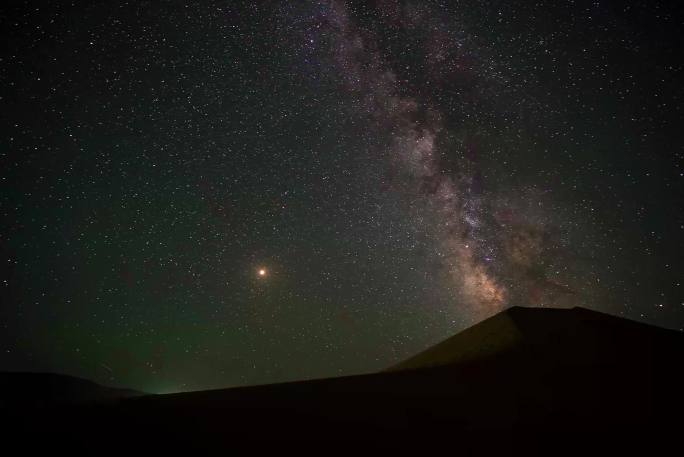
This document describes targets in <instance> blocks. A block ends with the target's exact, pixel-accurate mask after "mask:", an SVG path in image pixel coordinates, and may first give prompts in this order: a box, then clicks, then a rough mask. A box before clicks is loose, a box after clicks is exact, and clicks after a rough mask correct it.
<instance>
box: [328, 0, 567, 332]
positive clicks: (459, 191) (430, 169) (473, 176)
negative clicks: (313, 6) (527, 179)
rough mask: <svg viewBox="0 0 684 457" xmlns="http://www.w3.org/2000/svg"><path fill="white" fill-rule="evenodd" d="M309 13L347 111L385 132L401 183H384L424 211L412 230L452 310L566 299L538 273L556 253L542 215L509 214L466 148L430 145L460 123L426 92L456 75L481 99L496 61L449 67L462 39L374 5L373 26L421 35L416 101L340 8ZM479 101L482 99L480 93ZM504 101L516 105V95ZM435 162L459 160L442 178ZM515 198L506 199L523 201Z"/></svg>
mask: <svg viewBox="0 0 684 457" xmlns="http://www.w3.org/2000/svg"><path fill="white" fill-rule="evenodd" d="M319 7H320V14H321V18H322V19H321V20H322V21H323V23H325V27H326V28H328V29H330V31H331V32H332V33H331V35H332V37H333V39H332V46H333V49H334V51H333V52H334V58H335V62H336V64H337V65H338V66H339V70H340V71H341V73H340V74H341V75H342V78H343V82H344V85H345V87H346V88H347V90H349V91H350V92H351V93H352V94H353V97H354V101H355V102H356V107H357V108H358V109H359V110H362V111H364V112H365V113H364V114H367V115H368V117H369V119H370V122H369V124H368V129H369V130H370V131H371V132H373V131H374V132H375V133H370V134H371V135H373V134H376V135H379V134H381V132H390V139H389V144H387V145H386V148H387V151H386V154H383V155H384V156H386V158H387V160H388V164H387V165H388V167H390V168H391V169H392V170H394V172H393V173H394V174H395V175H396V174H397V173H399V174H402V175H403V176H402V178H398V177H396V176H390V177H389V178H388V179H389V180H392V179H404V180H407V181H408V185H409V186H410V187H411V189H412V192H413V193H414V195H417V196H420V197H421V198H420V200H421V201H420V205H422V206H423V207H424V208H420V209H418V210H417V212H419V213H424V212H425V211H426V210H427V211H429V212H430V215H429V217H428V219H427V220H426V221H425V222H422V229H423V230H425V231H427V232H429V233H430V234H431V235H432V236H433V237H435V238H436V239H437V240H438V244H437V250H436V252H435V253H434V254H435V255H436V256H438V257H439V258H440V261H441V267H442V268H443V269H444V270H445V271H447V272H448V277H449V279H450V281H452V282H453V287H452V288H451V290H452V291H453V304H454V306H456V307H458V308H459V309H460V311H461V312H463V313H466V314H467V315H470V316H472V317H473V318H476V319H479V318H482V317H484V316H487V315H491V314H493V313H495V312H498V311H500V310H501V309H503V308H504V307H505V306H507V305H510V304H511V303H527V304H535V305H539V306H554V305H559V304H564V303H566V302H564V300H563V299H564V298H566V296H567V295H575V294H576V292H575V291H574V289H573V288H572V287H570V286H569V284H568V280H567V279H566V278H564V277H563V276H561V277H554V278H553V279H551V278H550V277H549V273H548V272H547V269H548V267H547V266H546V262H549V252H550V251H553V250H558V249H560V246H559V245H560V240H558V239H554V237H553V236H552V235H551V233H550V232H551V230H552V229H551V228H550V227H549V226H548V223H547V221H548V219H549V218H548V217H545V214H544V211H543V210H542V211H541V213H540V217H535V215H532V214H528V213H526V212H525V211H524V210H514V209H513V205H514V204H515V203H512V202H511V201H510V200H511V199H507V198H505V197H504V196H502V195H500V194H499V193H497V192H490V191H487V190H486V183H485V182H483V177H482V176H483V175H482V170H481V169H479V168H478V163H477V148H478V144H477V142H476V140H470V142H468V140H467V138H465V139H462V141H460V142H459V143H457V144H451V145H448V146H445V145H443V144H442V146H439V145H438V143H439V138H440V137H442V136H445V135H448V133H449V132H448V130H449V129H451V130H453V129H459V128H462V125H459V123H458V121H456V122H453V121H452V122H449V123H446V122H444V121H443V119H442V115H441V112H440V107H439V106H438V104H435V103H432V102H431V97H430V95H431V94H430V91H434V92H440V91H441V90H443V87H441V86H444V85H446V84H448V83H449V82H450V81H449V80H451V81H453V80H454V79H459V78H462V76H463V73H465V72H469V73H472V74H473V75H476V76H475V77H476V78H477V79H478V81H473V80H472V79H470V81H469V83H470V84H472V85H482V84H483V83H484V84H488V83H491V86H492V87H495V88H494V89H490V91H491V90H497V89H496V86H499V85H501V82H500V78H497V76H498V75H497V74H496V72H495V71H493V70H492V69H494V68H495V67H496V62H492V61H491V60H487V59H484V58H481V57H480V58H479V59H473V60H472V61H471V63H470V64H469V65H468V66H466V64H464V65H463V66H462V65H461V64H460V63H458V62H459V60H462V59H464V58H465V57H462V56H468V55H469V54H477V49H469V46H472V45H471V44H470V41H471V40H468V39H467V38H464V37H462V36H459V35H458V34H455V33H451V30H450V28H449V25H447V24H445V23H442V22H440V21H439V20H436V19H435V18H436V17H437V15H435V14H433V12H432V11H430V9H429V8H424V7H421V6H415V5H414V6H411V5H404V6H402V5H400V3H399V2H382V4H381V5H379V9H378V10H377V11H376V14H377V15H378V17H379V18H380V21H379V22H380V27H385V28H389V29H390V30H391V29H399V30H404V29H412V33H423V34H426V35H427V36H428V38H427V39H425V40H424V43H421V46H420V48H419V50H418V52H417V53H414V54H413V56H412V57H413V59H416V61H415V62H414V63H413V64H414V65H418V66H420V67H421V68H422V69H423V71H425V72H426V73H427V74H426V75H424V76H425V78H426V79H427V80H428V81H431V82H432V84H431V85H430V86H429V89H428V90H427V91H425V90H423V91H422V92H423V93H422V94H416V95H412V94H411V92H412V91H411V89H410V88H409V89H408V90H405V89H404V86H406V85H407V84H409V81H405V80H402V79H401V78H400V77H399V76H398V75H397V73H396V72H395V71H393V69H392V66H391V64H390V63H389V62H388V61H387V60H386V59H384V58H383V55H384V52H383V50H382V49H381V48H380V45H379V44H378V38H377V36H376V33H375V32H372V31H368V30H364V31H361V30H360V29H359V27H357V25H356V24H355V23H354V19H353V18H351V17H350V15H349V12H348V10H347V7H346V4H345V3H343V2H335V1H333V2H326V3H322V4H320V5H319ZM327 31H328V30H326V32H327ZM445 80H447V81H445ZM499 90H500V92H504V91H503V90H501V89H499ZM487 96H489V97H491V96H492V94H491V93H488V94H484V95H482V97H483V98H484V97H487ZM514 96H515V97H517V100H516V104H518V105H520V104H521V103H522V101H521V100H520V98H521V97H522V95H520V94H514ZM440 147H441V148H442V149H443V150H440ZM377 152H379V151H376V153H377ZM445 155H450V156H457V157H459V159H458V160H457V161H456V162H455V164H454V166H453V168H452V169H451V170H449V171H446V170H444V169H443V166H442V163H441V158H442V157H444V156H445ZM389 185H390V186H391V183H390V184H389ZM517 197H518V198H513V199H512V200H514V201H515V200H522V199H524V198H525V197H528V196H527V195H523V196H517Z"/></svg>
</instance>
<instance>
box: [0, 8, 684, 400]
mask: <svg viewBox="0 0 684 457" xmlns="http://www.w3.org/2000/svg"><path fill="white" fill-rule="evenodd" d="M680 13H681V12H679V11H677V10H675V9H674V8H672V7H670V6H669V5H668V4H667V3H664V2H628V3H626V4H624V3H623V2H589V1H586V2H585V1H574V2H572V1H570V2H562V3H560V4H556V2H554V3H553V4H546V3H538V4H531V3H523V2H520V4H510V2H499V1H495V2H475V1H464V2H441V1H436V0H435V1H426V2H403V1H398V0H397V1H394V0H382V1H377V2H360V1H359V2H356V1H347V2H344V1H341V0H321V1H311V2H279V1H274V2H254V3H252V2H224V1H220V2H203V3H202V4H201V5H194V4H191V3H188V4H183V3H182V2H164V3H160V4H156V3H153V2H129V3H126V2H123V3H119V2H115V3H110V2H79V1H75V2H71V3H69V4H66V3H64V4H50V5H45V4H42V3H41V2H11V3H10V4H9V5H8V6H3V7H2V15H1V17H0V21H1V23H2V30H3V42H4V43H5V46H4V47H3V51H2V60H1V61H0V78H1V81H2V86H3V91H2V98H1V99H0V105H1V106H2V113H3V122H2V124H1V126H2V135H1V136H0V141H2V148H1V149H0V164H1V165H0V179H1V181H0V182H1V183H2V184H1V186H2V192H1V193H0V214H1V221H2V230H1V231H0V234H1V238H0V254H1V255H2V269H1V270H0V274H1V275H2V284H0V287H2V297H3V298H2V306H0V369H2V370H28V371H56V372H62V373H68V374H73V375H77V376H83V377H86V378H89V379H93V380H96V381H99V382H102V383H105V384H110V385H121V386H129V387H133V388H138V389H141V390H147V391H150V392H168V391H178V390H192V389H206V388H217V387H227V386H234V385H245V384H255V383H267V382H277V381H285V380H293V379H302V378H311V377H321V376H334V375H344V374H354V373H362V372H368V371H374V370H379V369H382V368H384V367H386V366H389V365H391V364H392V363H395V362H397V361H399V360H401V359H403V358H405V357H407V356H409V355H412V354H413V353H415V352H417V351H419V350H421V349H423V348H425V347H427V346H429V345H430V344H433V343H435V342H437V341H439V340H441V339H443V338H446V337H448V336H450V335H452V334H454V333H456V332H457V331H459V330H461V329H463V328H465V327H467V326H469V325H472V324H473V323H475V322H477V321H479V320H481V319H483V318H486V317H488V316H490V315H492V314H494V313H496V312H499V311H501V310H503V309H505V308H506V307H509V306H513V305H524V306H549V307H560V306H585V307H589V308H593V309H597V310H599V311H604V312H608V313H611V314H617V315H623V316H626V317H629V318H632V319H637V320H641V321H645V322H649V323H652V324H656V325H661V326H665V327H669V328H676V329H681V328H683V327H684V293H683V290H684V289H682V286H681V282H682V271H684V268H683V267H684V265H682V255H681V254H682V251H683V250H682V239H683V235H684V216H682V211H681V207H682V196H683V195H684V192H683V191H684V163H683V162H684V148H683V146H684V140H683V138H682V134H681V131H680V130H681V129H680V127H681V125H682V120H683V119H682V109H681V103H682V95H683V92H684V91H683V90H682V85H681V81H682V58H681V56H680V53H681V51H680V49H681V45H682V39H681V36H680V33H679V28H680V27H681V26H682V15H681V14H680Z"/></svg>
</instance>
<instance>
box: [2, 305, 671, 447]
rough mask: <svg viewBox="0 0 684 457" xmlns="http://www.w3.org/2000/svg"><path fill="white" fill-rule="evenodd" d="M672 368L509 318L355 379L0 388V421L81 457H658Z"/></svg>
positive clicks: (579, 313)
mask: <svg viewBox="0 0 684 457" xmlns="http://www.w3.org/2000/svg"><path fill="white" fill-rule="evenodd" d="M683 364H684V335H683V334H681V333H680V332H676V331H671V330H665V329H661V328H656V327H651V326H648V325H644V324H640V323H636V322H632V321H628V320H625V319H621V318H617V317H613V316H608V315H605V314H601V313H597V312H593V311H588V310H585V309H581V308H574V309H570V310H554V309H529V308H511V309H509V310H507V311H505V312H503V313H501V314H498V315H496V316H494V317H492V318H490V319H488V320H486V321H483V322H481V323H480V324H478V325H476V326H474V327H471V328H470V329H468V330H466V331H464V332H462V333H460V334H458V335H456V336H454V337H453V338H451V339H449V340H447V341H445V342H443V343H441V344H439V345H437V346H435V347H433V348H431V349H429V350H427V351H425V352H423V353H421V354H418V355H417V356H415V357H413V358H411V359H409V360H407V361H405V362H403V363H401V364H399V365H397V366H395V367H392V368H390V369H388V370H386V371H385V372H382V373H377V374H370V375H362V376H350V377H343V378H332V379H321V380H313V381H302V382H294V383H286V384H275V385H265V386H255V387H245V388H235V389H225V390H215V391H203V392H190V393H182V394H172V395H141V394H139V393H136V392H133V391H120V390H114V389H107V388H103V387H99V386H96V385H94V384H92V383H89V382H87V381H82V380H76V379H74V378H66V377H65V378H64V379H62V380H56V378H55V375H29V374H11V373H6V374H4V375H0V383H2V384H0V387H1V388H2V393H1V394H0V405H3V406H2V410H0V413H2V416H3V420H4V421H6V422H7V423H6V424H5V425H3V428H2V432H3V433H2V434H3V436H4V437H5V438H3V440H4V443H5V446H6V447H7V448H13V447H12V446H15V445H18V446H21V447H20V448H19V449H24V450H29V449H32V448H43V449H45V450H49V451H51V452H58V451H60V452H61V451H67V453H88V454H92V455H98V454H103V453H105V454H115V453H116V454H120V453H126V454H130V455H137V454H139V453H141V452H143V451H148V452H154V453H155V455H161V454H162V453H185V454H192V455H202V454H209V453H211V454H214V453H218V452H222V453H224V455H245V454H249V455H252V454H254V453H255V452H258V451H263V450H270V451H273V453H275V454H282V455H290V454H291V451H294V452H302V451H307V452H309V453H310V452H313V453H316V454H319V455H328V454H337V453H351V454H368V453H375V454H381V455H384V454H397V455H398V454H410V455H422V454H423V453H425V454H428V455H433V454H445V453H446V454H448V455H462V454H470V453H484V452H486V451H490V450H494V449H496V450H498V451H501V452H504V453H506V454H523V453H528V452H529V451H530V450H532V449H534V450H536V451H537V452H543V453H545V454H549V455H554V454H564V453H569V452H573V453H582V454H594V453H598V452H599V451H607V452H610V453H611V454H613V453H614V452H616V451H619V450H629V451H641V452H647V453H660V452H659V451H661V450H663V449H664V447H665V446H671V445H678V446H679V447H680V449H679V451H681V446H682V443H683V442H684V439H682V438H681V437H680V435H681V433H682V424H683V423H684V422H683V420H682V417H683V415H684V402H683V401H682V398H683V392H684V370H683V368H682V365H683ZM60 386H61V387H60ZM46 389H47V391H46ZM60 455H61V454H60Z"/></svg>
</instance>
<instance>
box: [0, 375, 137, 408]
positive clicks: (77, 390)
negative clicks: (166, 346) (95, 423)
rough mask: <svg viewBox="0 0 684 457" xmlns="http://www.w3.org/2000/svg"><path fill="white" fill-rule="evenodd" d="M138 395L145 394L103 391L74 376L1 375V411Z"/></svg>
mask: <svg viewBox="0 0 684 457" xmlns="http://www.w3.org/2000/svg"><path fill="white" fill-rule="evenodd" d="M137 395H144V394H143V393H142V392H137V391H135V390H131V389H115V388H111V387H104V386H101V385H99V384H96V383H94V382H92V381H88V380H85V379H81V378H77V377H74V376H67V375H62V374H54V373H12V372H0V408H2V407H6V408H8V407H15V408H16V407H22V408H29V407H40V406H55V405H68V404H78V403H88V402H100V401H107V400H113V399H120V398H128V397H134V396H137Z"/></svg>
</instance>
